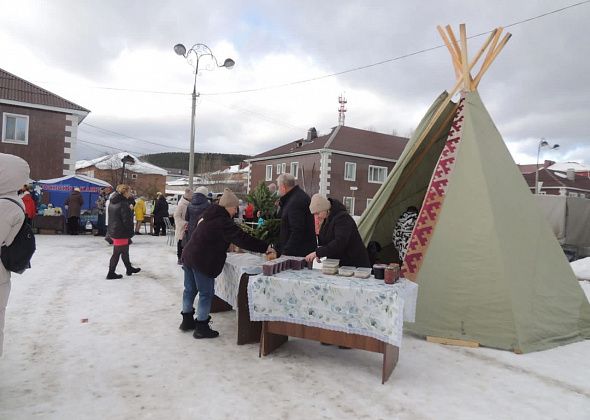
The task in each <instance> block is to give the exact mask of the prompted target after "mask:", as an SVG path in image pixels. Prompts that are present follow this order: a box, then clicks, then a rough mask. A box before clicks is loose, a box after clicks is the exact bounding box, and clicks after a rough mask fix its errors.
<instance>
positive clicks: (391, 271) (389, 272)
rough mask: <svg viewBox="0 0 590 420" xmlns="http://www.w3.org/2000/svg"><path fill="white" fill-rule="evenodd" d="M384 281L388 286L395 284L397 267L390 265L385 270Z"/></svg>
mask: <svg viewBox="0 0 590 420" xmlns="http://www.w3.org/2000/svg"><path fill="white" fill-rule="evenodd" d="M384 272H385V273H384V277H385V278H384V280H385V283H387V284H393V283H395V267H394V266H392V265H388V266H386V267H385V269H384Z"/></svg>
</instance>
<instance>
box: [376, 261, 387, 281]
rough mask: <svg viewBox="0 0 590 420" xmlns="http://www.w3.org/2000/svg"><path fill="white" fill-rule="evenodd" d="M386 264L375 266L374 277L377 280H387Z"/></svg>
mask: <svg viewBox="0 0 590 420" xmlns="http://www.w3.org/2000/svg"><path fill="white" fill-rule="evenodd" d="M385 267H386V265H385V264H373V275H374V276H375V279H377V280H383V279H384V278H385Z"/></svg>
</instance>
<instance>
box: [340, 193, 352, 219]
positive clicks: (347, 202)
mask: <svg viewBox="0 0 590 420" xmlns="http://www.w3.org/2000/svg"><path fill="white" fill-rule="evenodd" d="M342 204H344V207H346V211H347V212H348V214H350V215H352V216H354V197H344V199H343V200H342Z"/></svg>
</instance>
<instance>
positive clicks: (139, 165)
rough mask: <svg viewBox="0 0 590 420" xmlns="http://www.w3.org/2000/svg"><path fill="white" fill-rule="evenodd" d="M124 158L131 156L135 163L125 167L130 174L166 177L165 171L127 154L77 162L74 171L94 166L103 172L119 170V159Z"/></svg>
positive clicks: (120, 166) (122, 153) (166, 172)
mask: <svg viewBox="0 0 590 420" xmlns="http://www.w3.org/2000/svg"><path fill="white" fill-rule="evenodd" d="M125 156H131V157H132V158H133V159H134V160H135V163H133V164H126V165H125V169H128V170H129V171H131V172H136V173H139V174H156V175H164V176H165V175H168V171H166V170H165V169H162V168H160V167H159V166H156V165H152V164H151V163H148V162H144V161H142V160H140V159H139V158H138V157H137V156H135V155H133V154H131V153H127V152H121V153H116V154H114V155H107V156H102V157H99V158H96V159H92V160H79V161H77V162H76V170H78V169H84V168H88V167H90V166H96V168H98V169H103V170H109V169H121V168H122V167H123V162H121V159H123V158H124V157H125Z"/></svg>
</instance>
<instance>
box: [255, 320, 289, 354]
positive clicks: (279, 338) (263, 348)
mask: <svg viewBox="0 0 590 420" xmlns="http://www.w3.org/2000/svg"><path fill="white" fill-rule="evenodd" d="M287 340H289V336H287V335H280V334H274V333H271V332H268V322H267V321H263V322H262V334H261V336H260V351H259V352H258V357H262V356H266V355H268V354H270V353H271V352H272V351H274V350H275V349H277V348H278V347H280V346H281V345H282V344H283V343H286V342H287Z"/></svg>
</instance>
